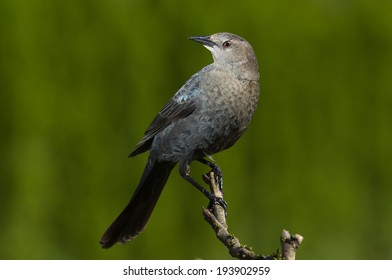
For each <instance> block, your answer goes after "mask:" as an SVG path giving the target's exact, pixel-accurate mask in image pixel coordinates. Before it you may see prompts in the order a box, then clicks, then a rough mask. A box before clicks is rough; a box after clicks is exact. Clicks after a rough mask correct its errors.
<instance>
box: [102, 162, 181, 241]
mask: <svg viewBox="0 0 392 280" xmlns="http://www.w3.org/2000/svg"><path fill="white" fill-rule="evenodd" d="M174 166H175V164H174V163H172V162H157V161H152V160H151V159H149V160H148V163H147V166H146V168H145V169H144V172H143V175H142V178H141V180H140V183H139V185H138V187H137V189H136V191H135V193H134V194H133V196H132V198H131V201H130V202H129V203H128V205H127V206H126V207H125V209H124V210H123V211H122V212H121V214H120V215H119V216H118V217H117V219H116V220H115V221H114V222H113V223H112V224H111V225H110V227H109V228H108V229H107V230H106V231H105V233H104V234H103V236H102V238H101V241H100V243H101V246H102V247H103V248H110V247H111V246H113V245H114V244H116V243H117V242H120V243H126V242H128V241H130V240H132V239H133V238H135V237H136V236H138V234H139V233H141V232H142V231H143V230H144V228H145V227H146V225H147V222H148V220H149V218H150V216H151V213H152V211H153V210H154V207H155V204H156V203H157V201H158V198H159V195H160V194H161V192H162V189H163V187H164V186H165V184H166V181H167V179H168V178H169V175H170V172H171V170H172V169H173V167H174Z"/></svg>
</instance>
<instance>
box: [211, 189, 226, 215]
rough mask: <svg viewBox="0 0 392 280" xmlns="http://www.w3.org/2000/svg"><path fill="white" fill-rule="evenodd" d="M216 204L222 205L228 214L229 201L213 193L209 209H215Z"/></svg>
mask: <svg viewBox="0 0 392 280" xmlns="http://www.w3.org/2000/svg"><path fill="white" fill-rule="evenodd" d="M215 205H219V206H220V207H222V208H223V210H224V211H225V216H226V214H227V202H226V201H225V200H224V199H223V198H221V197H216V196H214V195H212V194H211V197H210V203H209V204H208V210H210V211H213V210H214V206H215Z"/></svg>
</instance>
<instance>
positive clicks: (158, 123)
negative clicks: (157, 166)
mask: <svg viewBox="0 0 392 280" xmlns="http://www.w3.org/2000/svg"><path fill="white" fill-rule="evenodd" d="M200 92H201V91H200V83H199V76H198V74H195V75H193V76H192V77H191V78H190V79H189V80H188V81H187V82H186V83H185V84H184V85H183V86H182V87H181V89H180V90H179V91H178V92H177V93H176V94H175V95H174V96H173V98H172V99H170V100H169V102H168V103H167V104H166V105H165V106H164V107H163V108H162V110H161V111H160V112H159V113H158V115H157V116H156V117H155V119H154V120H153V121H152V123H151V124H150V126H149V127H148V128H147V130H146V132H145V134H144V136H143V138H142V140H141V141H140V142H139V143H138V144H137V145H136V149H135V150H134V151H133V152H132V153H131V154H130V155H129V156H131V157H133V156H136V155H138V154H140V153H143V152H145V151H147V150H149V149H150V147H151V144H152V140H153V139H154V137H155V135H157V134H158V133H159V132H160V131H162V130H163V129H165V128H166V127H168V126H169V125H170V124H172V123H174V122H175V121H177V120H178V119H183V118H186V117H187V116H189V115H190V114H191V113H192V112H193V111H194V110H195V109H196V102H195V97H196V96H197V95H199V94H200Z"/></svg>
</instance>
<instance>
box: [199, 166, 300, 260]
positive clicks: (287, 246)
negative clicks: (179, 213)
mask: <svg viewBox="0 0 392 280" xmlns="http://www.w3.org/2000/svg"><path fill="white" fill-rule="evenodd" d="M203 179H204V181H205V182H206V183H207V184H208V185H209V186H210V189H211V193H212V194H214V195H215V196H216V197H217V198H222V199H223V193H222V191H221V190H220V189H219V187H218V184H217V178H216V177H215V174H214V172H213V171H210V172H209V173H208V174H205V175H204V177H203ZM203 215H204V219H205V220H206V221H207V222H208V223H209V224H210V225H211V227H212V228H213V230H214V231H215V234H216V236H217V238H218V239H219V240H220V241H221V242H222V243H223V244H224V245H225V246H226V247H227V248H228V249H229V253H230V255H231V256H232V257H234V258H237V259H242V260H257V259H258V260H260V259H261V260H272V259H285V260H294V259H295V253H296V251H297V249H298V248H299V246H300V245H301V243H302V240H303V237H302V236H301V235H299V234H295V235H293V236H292V235H290V233H289V232H288V231H287V230H283V232H282V234H281V237H280V240H281V249H282V255H280V254H279V253H274V254H271V255H266V256H263V255H259V254H256V253H255V252H254V251H253V250H252V248H251V247H248V246H246V245H242V244H241V243H240V241H239V239H238V238H237V237H235V236H234V235H233V234H231V233H229V232H228V225H227V223H226V212H225V209H224V208H223V207H222V206H221V205H220V204H214V205H212V207H211V209H203Z"/></svg>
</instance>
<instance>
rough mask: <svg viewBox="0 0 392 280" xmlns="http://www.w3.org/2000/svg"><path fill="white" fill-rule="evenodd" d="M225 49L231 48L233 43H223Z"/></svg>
mask: <svg viewBox="0 0 392 280" xmlns="http://www.w3.org/2000/svg"><path fill="white" fill-rule="evenodd" d="M223 47H224V48H225V49H227V48H229V47H231V42H230V41H225V42H223Z"/></svg>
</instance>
